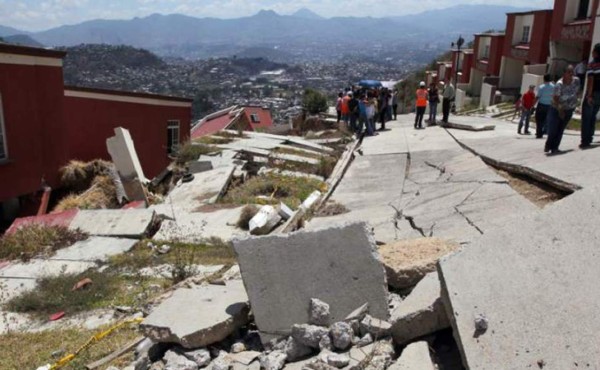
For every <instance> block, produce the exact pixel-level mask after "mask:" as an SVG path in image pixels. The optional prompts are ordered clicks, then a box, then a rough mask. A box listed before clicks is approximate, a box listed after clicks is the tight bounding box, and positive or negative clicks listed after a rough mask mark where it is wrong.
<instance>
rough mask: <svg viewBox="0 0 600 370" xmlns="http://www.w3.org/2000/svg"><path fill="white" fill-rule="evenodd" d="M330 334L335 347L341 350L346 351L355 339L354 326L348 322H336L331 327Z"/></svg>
mask: <svg viewBox="0 0 600 370" xmlns="http://www.w3.org/2000/svg"><path fill="white" fill-rule="evenodd" d="M329 334H330V335H331V338H332V340H333V346H334V347H335V348H336V349H339V350H342V351H343V350H345V349H347V348H348V347H350V345H352V338H353V337H354V330H353V329H352V326H351V325H350V324H349V323H347V322H343V321H340V322H336V323H335V324H333V325H331V328H330V330H329Z"/></svg>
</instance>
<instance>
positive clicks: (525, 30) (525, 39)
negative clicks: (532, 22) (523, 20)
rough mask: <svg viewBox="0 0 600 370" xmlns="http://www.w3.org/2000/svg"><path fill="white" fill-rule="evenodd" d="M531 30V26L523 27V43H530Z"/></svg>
mask: <svg viewBox="0 0 600 370" xmlns="http://www.w3.org/2000/svg"><path fill="white" fill-rule="evenodd" d="M530 32H531V26H524V27H523V36H521V43H522V44H529V33H530Z"/></svg>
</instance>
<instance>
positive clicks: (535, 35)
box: [503, 10, 553, 64]
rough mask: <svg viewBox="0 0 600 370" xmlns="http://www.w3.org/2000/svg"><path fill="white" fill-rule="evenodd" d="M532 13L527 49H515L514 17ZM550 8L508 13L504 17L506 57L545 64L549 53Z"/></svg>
mask: <svg viewBox="0 0 600 370" xmlns="http://www.w3.org/2000/svg"><path fill="white" fill-rule="evenodd" d="M527 14H533V15H534V20H533V26H532V29H531V31H530V40H529V50H528V51H527V50H517V49H515V48H514V47H513V46H514V45H513V39H514V35H515V32H518V33H520V32H522V30H516V29H515V23H516V19H517V17H519V16H524V15H527ZM552 19H553V18H552V10H541V11H535V12H530V13H509V14H508V15H507V19H506V36H505V38H504V47H503V54H504V56H505V57H507V58H514V59H519V60H522V61H524V62H525V63H526V64H545V63H546V62H547V61H548V56H549V54H550V33H551V31H552Z"/></svg>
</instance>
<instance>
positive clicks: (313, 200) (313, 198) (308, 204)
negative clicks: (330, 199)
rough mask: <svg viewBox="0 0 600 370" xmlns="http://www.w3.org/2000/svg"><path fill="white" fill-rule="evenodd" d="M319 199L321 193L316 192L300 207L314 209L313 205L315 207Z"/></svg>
mask: <svg viewBox="0 0 600 370" xmlns="http://www.w3.org/2000/svg"><path fill="white" fill-rule="evenodd" d="M319 198H321V192H320V191H318V190H315V191H313V192H312V193H311V194H310V195H309V196H308V198H306V199H305V200H304V202H302V205H300V207H301V208H303V209H305V210H309V209H311V208H312V206H313V205H315V203H317V201H318V200H319Z"/></svg>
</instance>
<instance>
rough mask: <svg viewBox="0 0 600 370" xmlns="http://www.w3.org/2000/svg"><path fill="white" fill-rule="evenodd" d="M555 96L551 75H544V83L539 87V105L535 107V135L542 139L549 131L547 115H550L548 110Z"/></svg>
mask: <svg viewBox="0 0 600 370" xmlns="http://www.w3.org/2000/svg"><path fill="white" fill-rule="evenodd" d="M553 96H554V84H553V83H552V80H551V78H550V75H549V74H547V75H544V83H543V84H542V85H540V86H539V87H538V92H537V101H538V105H537V108H535V137H536V138H538V139H541V138H543V137H544V134H545V133H546V132H547V128H546V117H547V116H548V110H549V109H550V105H551V104H552V97H553Z"/></svg>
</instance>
